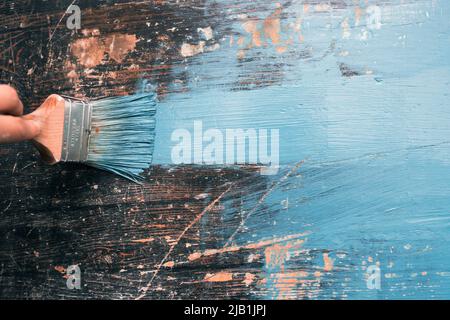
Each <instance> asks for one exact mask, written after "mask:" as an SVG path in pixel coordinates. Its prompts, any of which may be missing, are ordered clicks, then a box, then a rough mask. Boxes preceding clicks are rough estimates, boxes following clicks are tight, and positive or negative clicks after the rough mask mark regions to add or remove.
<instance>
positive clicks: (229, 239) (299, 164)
mask: <svg viewBox="0 0 450 320" xmlns="http://www.w3.org/2000/svg"><path fill="white" fill-rule="evenodd" d="M303 163H304V160H302V161H299V162H297V163H296V164H295V166H294V167H293V168H292V169H291V170H289V172H288V173H286V174H285V175H284V176H283V177H281V178H280V179H279V180H278V181H276V182H274V183H273V184H272V186H271V187H270V188H269V189H268V190H267V191H266V192H265V193H264V194H263V195H262V196H261V198H260V199H259V201H258V203H257V204H256V205H255V206H254V207H253V208H252V210H250V211H249V213H248V214H247V215H246V216H245V217H244V218H243V219H242V220H241V222H240V223H239V226H238V227H237V228H236V230H235V231H234V232H233V234H232V235H231V236H230V237H229V238H228V240H227V242H226V243H225V245H224V246H223V247H224V248H225V247H228V246H230V245H231V242H232V241H233V239H234V237H235V236H236V234H237V233H238V232H239V231H241V230H242V228H243V227H244V224H245V222H246V221H247V220H248V218H249V217H250V216H251V215H252V214H253V213H254V212H255V211H256V210H257V209H258V208H259V206H260V205H261V204H262V203H263V202H264V201H265V199H266V198H267V196H269V195H270V194H271V193H272V192H273V191H274V190H275V189H276V188H277V187H278V186H279V185H280V184H281V183H282V182H283V181H285V180H286V179H287V178H289V177H290V176H291V175H292V174H294V173H295V172H296V171H297V170H298V168H300V166H301V165H302V164H303Z"/></svg>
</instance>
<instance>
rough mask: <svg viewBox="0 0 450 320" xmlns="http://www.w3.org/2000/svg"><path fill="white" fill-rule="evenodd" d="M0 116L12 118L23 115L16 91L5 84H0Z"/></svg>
mask: <svg viewBox="0 0 450 320" xmlns="http://www.w3.org/2000/svg"><path fill="white" fill-rule="evenodd" d="M0 114H9V115H12V116H21V115H22V114H23V104H22V101H20V98H19V95H18V94H17V91H16V90H15V89H14V88H13V87H11V86H9V85H6V84H0Z"/></svg>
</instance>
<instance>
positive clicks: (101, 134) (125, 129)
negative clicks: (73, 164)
mask: <svg viewBox="0 0 450 320" xmlns="http://www.w3.org/2000/svg"><path fill="white" fill-rule="evenodd" d="M155 114H156V101H155V95H154V94H153V93H148V92H146V93H138V94H135V95H130V96H123V97H110V98H104V99H100V100H96V101H93V102H92V122H91V136H90V141H89V148H88V156H87V161H86V164H88V165H90V166H93V167H96V168H99V169H103V170H107V171H111V172H114V173H116V174H118V175H121V176H122V177H125V178H127V179H130V180H132V181H134V182H139V181H142V179H143V178H142V177H141V176H140V175H139V174H140V173H142V171H143V170H144V169H146V168H148V167H149V166H150V164H151V162H152V156H153V147H154V144H155V122H156V120H155Z"/></svg>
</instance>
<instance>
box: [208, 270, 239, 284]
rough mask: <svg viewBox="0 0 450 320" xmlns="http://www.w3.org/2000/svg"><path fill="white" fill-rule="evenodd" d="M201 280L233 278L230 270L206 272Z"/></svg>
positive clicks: (228, 279)
mask: <svg viewBox="0 0 450 320" xmlns="http://www.w3.org/2000/svg"><path fill="white" fill-rule="evenodd" d="M203 280H204V281H206V282H226V281H231V280H233V274H232V273H230V272H218V273H207V274H206V275H205V278H204V279H203Z"/></svg>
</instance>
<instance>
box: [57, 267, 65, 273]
mask: <svg viewBox="0 0 450 320" xmlns="http://www.w3.org/2000/svg"><path fill="white" fill-rule="evenodd" d="M54 269H55V270H56V271H58V272H59V273H66V268H64V267H63V266H55V267H54Z"/></svg>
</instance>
